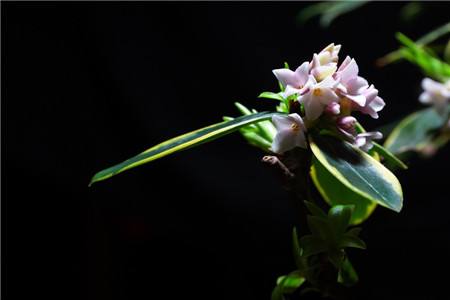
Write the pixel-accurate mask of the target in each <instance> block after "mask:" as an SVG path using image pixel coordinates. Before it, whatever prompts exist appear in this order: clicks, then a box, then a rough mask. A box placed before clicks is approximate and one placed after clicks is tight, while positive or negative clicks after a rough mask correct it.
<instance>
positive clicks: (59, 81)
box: [2, 2, 450, 299]
mask: <svg viewBox="0 0 450 300" xmlns="http://www.w3.org/2000/svg"><path fill="white" fill-rule="evenodd" d="M402 5H404V3H395V4H389V3H386V2H385V3H370V4H368V5H366V6H364V7H362V8H361V9H359V10H357V11H354V12H352V13H350V14H348V15H346V16H344V17H342V18H339V19H338V20H337V21H336V22H335V23H333V25H332V26H331V28H329V29H328V30H322V29H320V28H319V27H318V25H317V23H316V22H310V23H308V24H307V25H306V26H303V27H302V26H299V25H298V24H297V23H296V19H295V17H296V15H297V13H298V11H299V10H300V9H301V8H302V7H304V6H305V3H196V4H192V3H191V4H188V3H166V4H162V3H114V4H111V3H109V4H108V3H97V4H92V3H91V4H88V3H82V2H80V3H72V4H70V3H47V4H43V3H41V4H38V3H28V4H27V3H5V2H2V79H3V85H2V86H3V88H2V98H3V101H2V125H3V126H2V129H3V130H2V138H3V139H2V145H3V150H2V154H3V155H2V165H3V172H2V187H3V197H2V212H3V214H2V246H3V247H2V267H3V273H2V274H3V275H2V279H3V285H2V288H3V289H2V292H3V296H6V299H25V296H26V295H32V296H33V298H42V299H161V298H164V299H186V298H194V299H195V298H197V299H269V296H270V292H271V290H272V288H273V285H274V282H275V279H276V278H277V276H280V275H282V274H285V273H287V272H289V271H291V269H292V268H293V266H294V264H293V260H292V258H291V252H290V247H291V245H290V233H291V229H292V226H293V225H295V224H298V218H299V213H298V208H299V205H300V204H299V203H297V202H296V201H295V200H293V199H291V198H290V197H289V195H288V194H287V193H286V192H285V191H284V190H283V189H282V188H281V186H280V185H279V182H277V180H275V178H274V177H273V174H271V173H270V172H268V170H267V169H266V168H265V167H264V166H262V164H261V163H260V161H259V160H260V158H261V153H260V152H259V151H258V150H257V149H254V148H252V147H250V146H248V145H247V144H246V143H245V141H243V139H242V138H241V137H240V136H239V135H237V134H236V135H232V136H228V137H225V138H223V139H221V140H217V141H215V142H213V143H211V144H207V145H203V146H202V147H199V148H195V149H193V150H189V151H186V152H183V153H179V154H176V155H174V156H171V157H167V158H165V159H163V160H161V161H156V162H154V163H152V164H150V165H145V166H143V167H140V168H137V169H135V170H132V171H128V172H127V173H124V174H121V175H120V176H117V177H115V178H112V179H110V180H108V181H105V182H102V183H99V184H97V185H95V186H93V187H91V188H88V186H87V184H88V182H89V179H90V177H91V176H92V175H93V174H94V173H95V172H97V171H99V170H100V169H103V168H105V167H108V166H110V165H111V164H114V163H117V162H120V161H122V160H124V159H126V158H128V157H130V156H132V155H135V154H137V153H139V152H140V151H142V150H144V149H146V148H148V147H149V146H151V145H154V144H156V143H158V142H161V141H162V140H164V139H167V138H170V137H173V136H175V135H178V134H181V133H183V132H186V131H188V130H193V129H196V128H199V127H202V126H205V125H208V124H212V123H216V122H218V121H220V120H221V117H222V115H237V112H236V110H235V108H234V107H233V101H236V100H238V101H241V102H243V103H244V104H247V105H249V106H253V107H256V108H258V109H260V110H264V109H269V108H270V107H271V104H270V105H269V103H270V101H265V100H257V99H256V96H257V95H258V94H259V93H260V92H261V91H266V90H273V91H275V90H276V88H277V84H276V81H275V79H274V77H273V75H272V73H271V70H272V69H274V68H278V67H280V66H282V63H283V62H284V61H287V62H289V63H290V65H291V66H292V67H296V66H297V65H299V64H300V63H301V62H303V61H304V60H309V59H310V58H311V56H312V53H313V52H317V51H320V50H321V49H322V48H323V47H324V46H326V45H327V44H329V43H330V42H335V43H340V44H342V45H343V47H342V52H341V57H343V56H344V55H347V54H348V55H351V56H353V57H355V58H356V59H357V61H358V63H359V66H360V74H361V75H362V76H364V77H366V78H367V79H369V81H370V82H372V83H374V84H375V85H376V87H377V88H378V89H379V90H380V95H381V96H382V97H383V98H384V100H385V101H386V102H387V106H386V107H385V109H384V110H383V111H382V113H381V118H380V119H379V120H376V121H374V120H369V118H367V117H361V121H362V122H363V123H364V124H366V125H367V127H369V128H375V127H376V126H378V125H381V124H384V123H387V122H389V121H392V120H395V119H397V118H399V117H401V116H403V115H405V114H407V113H408V112H411V111H413V110H414V109H416V108H419V107H420V105H419V103H418V101H417V97H418V94H419V93H420V81H421V79H422V75H421V73H420V71H419V70H418V69H417V68H416V67H414V66H411V65H409V64H407V63H400V64H397V65H393V66H389V67H386V68H383V69H378V68H376V67H375V65H374V61H375V60H376V58H378V57H380V56H382V55H383V54H385V53H387V52H389V51H391V50H393V49H395V48H396V47H397V42H396V40H395V38H394V32H395V31H397V30H401V31H403V32H404V33H406V34H408V35H410V36H411V37H413V38H417V37H419V36H421V35H422V34H424V33H426V32H428V31H430V30H431V29H433V28H434V27H436V26H438V25H441V24H443V23H444V22H448V12H449V11H450V6H449V4H448V3H434V4H426V5H425V10H424V11H423V12H422V14H421V15H420V16H419V17H418V18H417V19H415V20H414V21H413V22H411V23H402V22H401V21H399V10H400V8H401V7H402ZM448 157H449V148H448V147H447V148H445V149H443V151H441V152H440V153H439V154H438V155H437V156H436V157H435V158H434V159H433V160H420V159H415V160H413V161H412V166H411V168H410V170H409V171H408V172H401V173H400V174H399V177H400V180H401V182H402V183H403V187H404V195H405V204H404V209H403V211H402V212H401V214H396V213H393V212H391V211H388V210H386V209H383V208H378V209H377V210H376V211H375V213H374V215H373V217H372V218H371V219H370V220H368V221H367V222H366V223H365V225H364V230H363V234H362V235H363V238H364V239H365V240H366V242H367V244H368V249H367V250H366V251H352V252H351V253H350V255H351V257H352V259H353V260H354V264H355V266H356V268H357V270H358V272H359V274H360V277H361V280H360V283H359V284H358V286H357V287H356V288H355V289H354V290H353V292H354V298H355V299H398V298H409V299H411V298H414V299H443V298H445V295H446V293H447V290H448V263H449V258H448V255H449V254H450V252H449V250H450V246H449V244H450V239H449V228H450V225H449V217H448V209H449V207H450V205H449V202H448V200H449V199H448V198H449V197H448V184H449V181H448V172H449V167H450V164H449V158H448ZM440 272H441V273H440Z"/></svg>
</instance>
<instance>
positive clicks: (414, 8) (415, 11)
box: [400, 2, 423, 22]
mask: <svg viewBox="0 0 450 300" xmlns="http://www.w3.org/2000/svg"><path fill="white" fill-rule="evenodd" d="M422 9H423V7H422V3H420V2H409V3H408V4H405V5H404V6H403V7H402V8H401V10H400V19H401V20H402V21H404V22H411V21H413V19H415V18H417V16H418V15H419V14H420V12H421V11H422Z"/></svg>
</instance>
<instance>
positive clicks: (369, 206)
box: [310, 157, 377, 224]
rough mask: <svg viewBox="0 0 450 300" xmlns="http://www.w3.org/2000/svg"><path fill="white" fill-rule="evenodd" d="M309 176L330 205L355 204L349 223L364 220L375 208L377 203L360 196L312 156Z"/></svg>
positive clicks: (357, 222)
mask: <svg viewBox="0 0 450 300" xmlns="http://www.w3.org/2000/svg"><path fill="white" fill-rule="evenodd" d="M310 176H311V178H312V180H313V183H314V185H315V186H316V188H317V190H318V191H319V193H320V194H321V195H322V197H323V199H324V200H325V201H326V202H327V203H328V204H329V205H331V206H333V205H338V204H351V205H354V206H355V210H354V211H353V214H352V218H351V221H350V222H351V223H352V224H359V223H362V222H363V221H365V220H366V219H367V218H368V217H370V215H371V214H372V213H373V211H374V210H375V208H376V206H377V204H376V203H375V202H373V201H370V200H368V199H367V198H366V197H364V196H361V194H360V193H358V192H355V191H354V190H353V189H351V188H349V187H348V186H347V185H345V184H344V183H342V182H341V181H339V180H338V179H337V178H336V177H335V176H333V175H332V174H331V173H330V172H329V171H328V170H327V169H326V168H325V167H324V166H323V165H322V164H321V163H320V162H319V161H318V160H317V158H315V157H313V160H312V164H311V171H310Z"/></svg>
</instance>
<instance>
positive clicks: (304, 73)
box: [295, 61, 309, 86]
mask: <svg viewBox="0 0 450 300" xmlns="http://www.w3.org/2000/svg"><path fill="white" fill-rule="evenodd" d="M308 73H309V62H307V61H305V62H304V63H302V64H301V65H300V67H298V68H297V69H296V70H295V74H296V75H297V77H298V79H299V81H300V85H301V86H304V85H305V84H306V82H307V81H308V78H309V74H308Z"/></svg>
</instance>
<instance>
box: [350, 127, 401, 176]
mask: <svg viewBox="0 0 450 300" xmlns="http://www.w3.org/2000/svg"><path fill="white" fill-rule="evenodd" d="M355 129H356V132H358V133H362V132H366V130H365V129H364V127H362V126H361V124H360V123H359V122H357V123H356V125H355ZM391 131H392V129H391ZM372 144H373V148H372V149H371V151H375V152H377V153H378V155H381V156H382V157H383V158H384V160H385V161H386V162H388V163H389V164H391V165H392V166H393V167H399V168H401V169H403V170H406V169H408V166H407V165H406V164H405V163H404V162H402V161H401V160H400V159H399V158H398V157H396V156H395V155H394V154H393V153H392V152H391V151H389V150H388V149H386V148H384V147H383V146H381V145H380V144H378V143H376V142H372ZM369 154H372V153H371V152H370V153H369ZM372 156H373V155H372Z"/></svg>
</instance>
